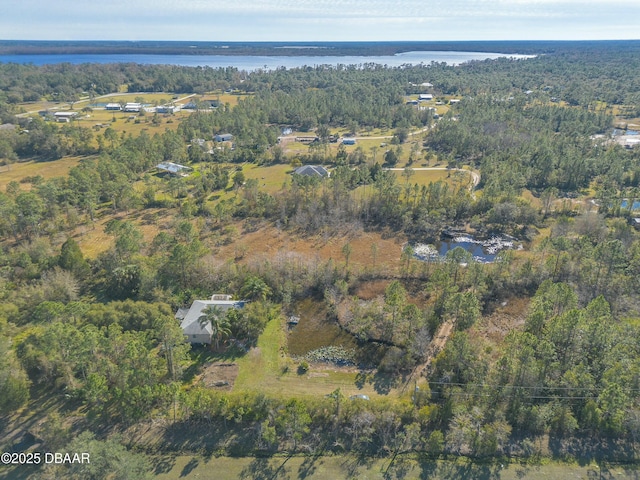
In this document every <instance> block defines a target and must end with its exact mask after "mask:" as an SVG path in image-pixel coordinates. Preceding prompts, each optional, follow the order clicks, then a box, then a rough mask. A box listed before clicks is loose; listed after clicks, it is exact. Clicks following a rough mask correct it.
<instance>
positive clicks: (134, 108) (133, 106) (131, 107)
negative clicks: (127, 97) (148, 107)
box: [123, 103, 142, 112]
mask: <svg viewBox="0 0 640 480" xmlns="http://www.w3.org/2000/svg"><path fill="white" fill-rule="evenodd" d="M123 110H124V111H125V112H139V111H140V110H142V104H141V103H127V104H126V105H125V106H124V109H123Z"/></svg>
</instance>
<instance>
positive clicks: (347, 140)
mask: <svg viewBox="0 0 640 480" xmlns="http://www.w3.org/2000/svg"><path fill="white" fill-rule="evenodd" d="M342 144H343V145H355V144H356V139H355V138H343V139H342Z"/></svg>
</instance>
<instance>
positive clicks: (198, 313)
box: [175, 295, 246, 344]
mask: <svg viewBox="0 0 640 480" xmlns="http://www.w3.org/2000/svg"><path fill="white" fill-rule="evenodd" d="M245 304H246V302H245V301H244V300H231V295H213V296H212V297H211V300H195V301H194V302H193V303H192V304H191V307H190V308H189V310H186V309H182V308H181V309H179V310H178V311H177V312H176V315H175V316H176V318H177V319H178V320H180V321H181V322H180V328H181V329H182V333H183V334H184V337H185V340H186V341H187V342H189V343H191V344H194V343H195V344H198V343H200V344H211V340H212V338H213V329H212V327H211V322H209V321H205V320H204V318H203V317H204V316H205V315H206V313H207V312H206V309H207V308H208V307H218V308H219V309H220V310H221V311H222V312H226V311H227V310H229V309H230V308H243V307H244V306H245Z"/></svg>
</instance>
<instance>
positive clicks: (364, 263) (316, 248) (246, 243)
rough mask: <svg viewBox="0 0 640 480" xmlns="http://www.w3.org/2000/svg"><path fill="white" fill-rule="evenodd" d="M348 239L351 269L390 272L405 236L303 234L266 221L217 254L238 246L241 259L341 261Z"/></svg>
mask: <svg viewBox="0 0 640 480" xmlns="http://www.w3.org/2000/svg"><path fill="white" fill-rule="evenodd" d="M347 242H349V243H350V244H351V248H352V253H351V256H350V259H349V268H350V269H352V270H355V269H363V270H364V269H369V270H376V271H380V272H384V273H385V274H387V275H393V274H394V273H396V272H397V268H398V263H399V259H400V255H401V253H402V247H403V245H404V244H405V243H406V242H407V239H406V237H405V236H404V235H401V234H396V235H394V236H393V237H391V236H389V235H387V234H385V232H363V231H360V230H354V231H345V232H334V236H324V235H322V234H318V235H310V236H304V235H300V234H296V233H295V232H292V231H284V230H280V229H278V228H275V227H273V226H271V225H267V224H265V225H264V226H262V227H260V228H258V229H256V230H252V231H249V232H245V233H242V234H241V235H240V237H239V238H237V239H236V240H235V241H234V243H233V244H232V245H225V246H222V247H220V248H219V249H218V250H217V252H216V256H217V257H219V258H234V256H235V252H236V250H237V249H238V248H240V247H241V249H242V250H243V251H244V252H245V253H244V255H243V257H242V258H241V259H239V260H238V261H239V262H240V263H252V262H261V261H264V260H269V261H271V262H274V263H275V262H278V261H280V259H281V258H284V257H286V256H291V255H293V256H296V257H299V258H300V259H301V261H303V262H312V263H313V262H319V261H326V260H329V259H332V260H333V261H334V262H336V263H337V264H338V265H344V256H343V255H342V253H341V250H342V247H343V246H344V245H345V244H346V243H347ZM373 245H375V248H374V247H373ZM374 249H375V257H374V254H373V251H374Z"/></svg>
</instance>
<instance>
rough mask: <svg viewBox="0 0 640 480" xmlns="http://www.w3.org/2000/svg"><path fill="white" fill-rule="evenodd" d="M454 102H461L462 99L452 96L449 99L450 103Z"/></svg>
mask: <svg viewBox="0 0 640 480" xmlns="http://www.w3.org/2000/svg"><path fill="white" fill-rule="evenodd" d="M454 103H460V99H459V98H452V99H451V100H449V105H453V104H454Z"/></svg>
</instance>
